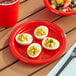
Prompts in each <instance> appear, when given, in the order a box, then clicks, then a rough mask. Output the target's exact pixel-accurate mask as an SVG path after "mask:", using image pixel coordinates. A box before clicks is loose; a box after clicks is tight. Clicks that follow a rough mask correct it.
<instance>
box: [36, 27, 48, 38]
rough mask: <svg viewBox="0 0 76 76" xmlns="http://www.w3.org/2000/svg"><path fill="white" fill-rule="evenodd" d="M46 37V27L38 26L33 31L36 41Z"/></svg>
mask: <svg viewBox="0 0 76 76" xmlns="http://www.w3.org/2000/svg"><path fill="white" fill-rule="evenodd" d="M47 35H48V28H47V27H46V26H39V27H37V28H36V29H35V31H34V36H35V37H36V38H37V39H43V38H45V37H46V36H47Z"/></svg>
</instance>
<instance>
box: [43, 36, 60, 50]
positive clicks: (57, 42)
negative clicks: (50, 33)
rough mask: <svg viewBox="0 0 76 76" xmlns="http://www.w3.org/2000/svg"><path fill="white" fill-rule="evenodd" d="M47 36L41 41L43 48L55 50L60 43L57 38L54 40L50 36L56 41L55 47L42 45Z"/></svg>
mask: <svg viewBox="0 0 76 76" xmlns="http://www.w3.org/2000/svg"><path fill="white" fill-rule="evenodd" d="M47 38H50V37H46V38H44V39H43V41H42V46H43V47H44V48H45V49H48V50H55V49H57V48H59V46H60V43H59V41H58V40H56V39H54V38H51V39H53V40H54V41H55V42H56V44H55V47H53V48H52V47H46V46H45V45H44V42H45V40H46V39H47Z"/></svg>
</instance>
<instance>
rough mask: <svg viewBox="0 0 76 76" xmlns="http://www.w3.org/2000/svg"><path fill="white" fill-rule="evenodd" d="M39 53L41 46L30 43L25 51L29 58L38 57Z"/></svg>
mask: <svg viewBox="0 0 76 76" xmlns="http://www.w3.org/2000/svg"><path fill="white" fill-rule="evenodd" d="M40 53H41V46H40V44H38V43H32V44H31V45H30V46H29V47H28V49H27V54H28V56H29V57H31V58H35V57H37V56H39V54H40Z"/></svg>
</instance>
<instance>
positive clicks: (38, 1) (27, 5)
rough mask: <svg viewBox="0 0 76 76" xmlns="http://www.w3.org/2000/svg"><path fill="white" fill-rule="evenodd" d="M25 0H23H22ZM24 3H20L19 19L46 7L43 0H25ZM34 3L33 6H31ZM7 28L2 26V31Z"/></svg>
mask: <svg viewBox="0 0 76 76" xmlns="http://www.w3.org/2000/svg"><path fill="white" fill-rule="evenodd" d="M22 1H23V0H21V2H22ZM24 1H25V2H23V3H22V4H20V5H19V18H18V21H21V20H23V19H24V18H26V17H28V16H30V15H31V14H34V13H35V12H37V11H39V10H41V9H42V8H43V7H45V5H44V3H43V0H27V1H26V0H24ZM31 5H32V7H31ZM3 29H5V28H4V27H2V28H0V31H2V30H3Z"/></svg>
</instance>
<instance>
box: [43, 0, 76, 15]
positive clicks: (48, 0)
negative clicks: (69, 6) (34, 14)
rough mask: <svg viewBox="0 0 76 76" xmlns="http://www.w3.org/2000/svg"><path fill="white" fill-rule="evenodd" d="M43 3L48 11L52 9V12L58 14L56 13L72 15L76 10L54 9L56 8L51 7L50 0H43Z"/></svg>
mask: <svg viewBox="0 0 76 76" xmlns="http://www.w3.org/2000/svg"><path fill="white" fill-rule="evenodd" d="M44 3H45V5H46V7H47V8H48V9H49V10H50V11H52V12H54V13H56V14H58V15H74V14H76V11H71V12H63V11H59V10H56V9H54V8H52V7H51V2H50V0H44Z"/></svg>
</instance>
